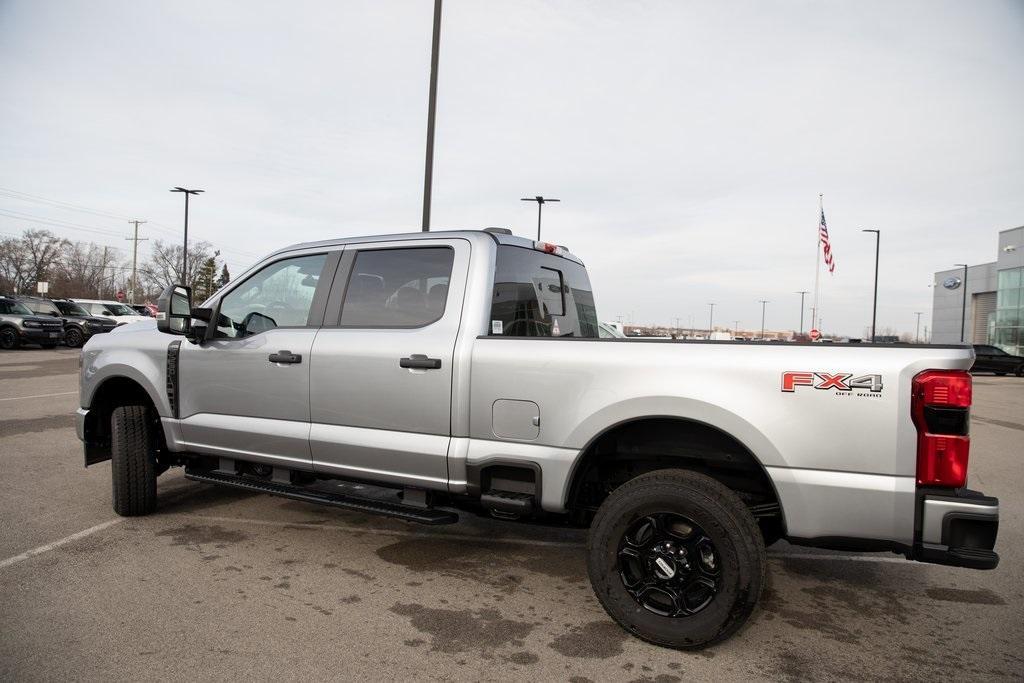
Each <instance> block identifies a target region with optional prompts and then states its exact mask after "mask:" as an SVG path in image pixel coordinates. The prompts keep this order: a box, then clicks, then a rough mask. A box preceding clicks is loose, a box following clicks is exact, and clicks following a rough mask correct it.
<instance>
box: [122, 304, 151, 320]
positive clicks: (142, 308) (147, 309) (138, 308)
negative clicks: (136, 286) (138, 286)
mask: <svg viewBox="0 0 1024 683" xmlns="http://www.w3.org/2000/svg"><path fill="white" fill-rule="evenodd" d="M129 305H130V306H131V308H132V309H133V310H134V311H135V312H136V313H138V314H139V315H141V316H143V317H146V318H155V317H156V313H157V311H156V305H155V304H129Z"/></svg>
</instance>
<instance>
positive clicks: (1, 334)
mask: <svg viewBox="0 0 1024 683" xmlns="http://www.w3.org/2000/svg"><path fill="white" fill-rule="evenodd" d="M19 346H21V338H20V337H19V335H18V331H17V330H15V329H14V328H12V327H0V349H6V350H7V351H11V350H14V349H16V348H18V347H19Z"/></svg>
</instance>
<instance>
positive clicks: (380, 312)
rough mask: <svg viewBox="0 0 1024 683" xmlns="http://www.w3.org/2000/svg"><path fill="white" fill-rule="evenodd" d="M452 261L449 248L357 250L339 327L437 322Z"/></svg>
mask: <svg viewBox="0 0 1024 683" xmlns="http://www.w3.org/2000/svg"><path fill="white" fill-rule="evenodd" d="M454 259H455V251H454V250H453V249H452V248H451V247H414V248H408V249H406V248H399V249H367V250H364V251H360V252H359V253H358V254H356V259H355V263H354V264H353V266H352V274H351V275H350V277H349V281H348V288H347V289H346V291H345V302H344V303H343V304H342V309H341V323H340V324H341V326H342V327H364V328H411V327H423V326H424V325H429V324H430V323H433V322H436V321H437V320H440V319H441V316H443V315H444V309H445V304H446V302H447V301H448V285H449V283H450V281H451V276H452V263H453V261H454Z"/></svg>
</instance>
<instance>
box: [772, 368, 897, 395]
mask: <svg viewBox="0 0 1024 683" xmlns="http://www.w3.org/2000/svg"><path fill="white" fill-rule="evenodd" d="M797 387H814V388H815V389H822V390H828V389H835V390H836V391H853V390H854V389H860V390H863V391H870V392H873V393H880V392H881V391H882V376H881V375H861V376H860V377H854V376H853V373H850V372H836V373H832V372H784V373H782V390H783V391H784V392H794V391H796V388H797Z"/></svg>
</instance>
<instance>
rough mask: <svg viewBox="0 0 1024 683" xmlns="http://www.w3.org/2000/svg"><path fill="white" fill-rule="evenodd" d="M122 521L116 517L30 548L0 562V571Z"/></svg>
mask: <svg viewBox="0 0 1024 683" xmlns="http://www.w3.org/2000/svg"><path fill="white" fill-rule="evenodd" d="M123 521H124V519H123V518H121V517H118V518H117V519H112V520H110V521H107V522H103V523H102V524H97V525H96V526H93V527H89V528H88V529H85V530H83V531H79V532H78V533H77V534H71V535H70V536H65V537H64V538H62V539H60V540H59V541H54V542H53V543H47V544H46V545H41V546H39V547H38V548H32V550H26V551H25V552H23V553H21V554H20V555H15V556H14V557H8V558H7V559H6V560H0V569H5V568H7V567H10V566H11V565H12V564H17V563H19V562H22V561H24V560H28V559H30V558H33V557H35V556H36V555H42V554H43V553H46V552H49V551H51V550H54V549H56V548H59V547H61V546H62V545H65V544H67V543H72V542H74V541H77V540H79V539H82V538H85V537H86V536H92V535H93V534H95V533H97V532H100V531H103V530H104V529H108V528H110V527H112V526H114V525H115V524H118V523H120V522H123Z"/></svg>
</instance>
